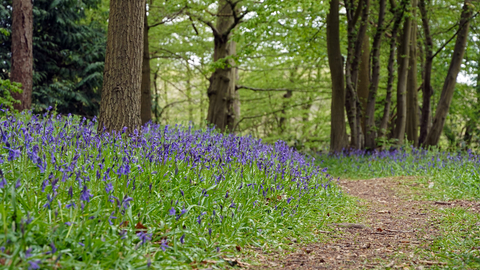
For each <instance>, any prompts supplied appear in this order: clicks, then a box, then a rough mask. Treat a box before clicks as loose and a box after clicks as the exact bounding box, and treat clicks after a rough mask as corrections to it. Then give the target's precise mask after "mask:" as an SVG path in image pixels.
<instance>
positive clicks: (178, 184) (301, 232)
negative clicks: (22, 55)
mask: <svg viewBox="0 0 480 270" xmlns="http://www.w3.org/2000/svg"><path fill="white" fill-rule="evenodd" d="M124 131H125V130H124ZM124 131H122V132H119V133H112V134H108V133H103V134H98V133H97V132H96V121H95V120H93V121H87V120H85V119H80V118H78V117H74V116H71V115H69V116H65V117H61V116H59V115H55V114H54V113H51V114H45V115H32V114H29V113H23V114H17V115H12V114H10V113H8V112H7V113H6V116H3V117H2V118H0V132H1V134H0V135H1V137H0V173H1V175H0V232H1V233H0V265H1V266H2V267H5V268H9V269H27V268H28V269H57V268H65V269H73V268H88V269H147V268H155V269H189V268H193V267H200V266H205V265H207V264H215V265H216V267H217V266H218V267H221V266H222V264H223V265H225V262H226V260H225V258H226V257H229V256H234V255H235V253H236V252H238V251H240V250H242V248H243V247H244V246H255V247H262V248H263V247H276V246H280V245H282V244H285V243H287V242H290V241H289V240H288V238H289V237H296V238H298V239H302V238H305V239H310V240H311V239H314V238H315V234H314V229H315V228H322V226H323V225H324V224H325V223H329V222H337V221H339V220H344V219H345V218H348V216H349V214H350V213H351V212H353V211H350V210H348V211H346V210H345V209H347V208H345V207H346V206H348V205H350V206H352V205H353V204H352V202H351V200H350V199H348V198H347V197H345V196H344V195H343V194H342V193H341V191H340V190H339V189H338V188H337V187H336V186H335V185H334V182H335V180H334V179H333V178H332V177H330V176H328V175H326V173H325V170H324V169H323V168H322V167H321V166H317V165H315V161H314V160H313V159H312V158H309V157H306V156H304V155H301V154H300V153H298V152H296V151H295V150H293V149H292V148H290V147H288V146H287V145H286V144H285V143H283V142H277V143H275V145H268V144H264V143H262V142H261V140H258V139H254V138H252V137H237V136H234V135H223V134H218V133H215V132H214V131H213V130H211V129H205V130H194V129H192V128H187V127H181V126H174V127H173V126H160V125H155V124H149V125H146V126H144V127H143V128H142V130H141V131H140V132H135V133H134V134H132V135H127V134H126V133H125V132H124ZM352 208H353V207H352Z"/></svg>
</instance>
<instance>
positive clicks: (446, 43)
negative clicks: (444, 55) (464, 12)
mask: <svg viewBox="0 0 480 270" xmlns="http://www.w3.org/2000/svg"><path fill="white" fill-rule="evenodd" d="M479 12H480V11H477V13H475V14H474V15H473V16H472V17H470V19H469V20H465V22H463V24H462V25H460V27H458V29H457V31H456V32H455V34H453V36H452V37H451V38H450V39H449V40H447V42H445V44H443V45H442V46H441V47H440V49H438V50H437V52H435V53H434V54H433V55H432V59H433V58H435V56H437V54H439V53H440V52H441V51H442V50H443V49H445V47H446V46H447V45H448V43H450V41H452V40H453V39H454V38H455V37H456V36H457V35H458V33H459V32H460V30H462V28H463V27H464V26H465V24H467V22H469V21H470V20H472V19H473V18H475V17H476V16H477V15H478V13H479Z"/></svg>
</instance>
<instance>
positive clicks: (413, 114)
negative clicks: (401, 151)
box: [405, 6, 418, 146]
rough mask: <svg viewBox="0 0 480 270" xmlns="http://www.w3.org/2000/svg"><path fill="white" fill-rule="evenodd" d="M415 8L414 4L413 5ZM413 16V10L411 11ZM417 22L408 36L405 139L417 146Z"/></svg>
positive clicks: (413, 22) (413, 24)
mask: <svg viewBox="0 0 480 270" xmlns="http://www.w3.org/2000/svg"><path fill="white" fill-rule="evenodd" d="M413 8H416V6H413ZM412 14H413V17H415V10H414V11H413V12H412ZM417 28H418V27H417V22H416V21H415V20H413V21H412V32H411V38H410V59H409V66H410V68H409V69H408V82H407V120H406V127H405V130H406V133H407V139H408V140H409V141H410V142H412V143H413V145H414V146H418V95H417V93H418V92H417V91H418V84H417Z"/></svg>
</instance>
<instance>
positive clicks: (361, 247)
mask: <svg viewBox="0 0 480 270" xmlns="http://www.w3.org/2000/svg"><path fill="white" fill-rule="evenodd" d="M339 184H340V186H341V187H342V189H343V190H344V192H346V193H348V194H349V195H351V196H354V197H357V198H358V205H359V207H361V208H363V209H362V210H363V211H362V212H361V216H360V217H359V223H338V224H330V225H329V226H331V230H330V231H325V232H321V233H324V234H326V235H327V236H328V237H327V238H326V239H327V240H326V242H324V243H310V244H302V243H293V245H294V247H293V249H292V250H294V251H293V252H291V253H289V254H288V253H287V252H277V251H275V252H262V251H259V250H257V252H256V256H255V257H256V258H255V259H254V260H255V261H256V263H255V264H252V265H251V266H250V268H251V269H272V268H281V269H385V268H391V269H395V268H400V269H425V268H444V267H447V263H446V262H444V260H441V259H440V258H439V257H437V254H435V253H434V252H433V251H432V249H430V246H431V245H432V241H434V240H435V239H438V238H439V237H440V238H441V237H442V235H444V234H448V233H451V234H452V233H455V231H452V230H450V231H449V229H448V228H450V227H449V226H448V225H447V226H445V224H441V223H442V222H444V221H445V219H444V218H443V219H441V218H440V216H442V215H443V216H444V215H446V214H445V211H443V210H444V209H446V210H448V208H455V209H457V208H463V209H465V210H466V211H469V212H470V211H472V212H473V214H478V213H480V202H474V201H463V200H456V201H449V202H443V201H425V200H422V199H421V196H420V197H419V193H422V192H428V187H424V186H423V185H421V184H418V183H416V181H415V178H413V177H394V178H379V179H368V180H341V181H340V182H339ZM419 198H420V199H419ZM448 215H455V213H454V212H448ZM477 221H478V220H477ZM474 226H476V227H477V228H478V227H480V222H477V223H476V224H474ZM445 228H447V229H445ZM461 230H462V231H464V230H463V229H461ZM470 231H471V230H470ZM437 245H438V244H437ZM447 248H448V247H447ZM475 248H478V249H480V247H475ZM460 269H469V267H468V266H467V267H466V268H462V267H460Z"/></svg>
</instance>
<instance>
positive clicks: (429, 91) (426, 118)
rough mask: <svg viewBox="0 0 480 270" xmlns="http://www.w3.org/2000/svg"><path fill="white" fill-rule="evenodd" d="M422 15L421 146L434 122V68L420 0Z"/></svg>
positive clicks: (428, 33) (430, 36)
mask: <svg viewBox="0 0 480 270" xmlns="http://www.w3.org/2000/svg"><path fill="white" fill-rule="evenodd" d="M419 7H420V14H421V15H422V28H423V35H424V36H425V44H424V46H425V65H424V70H423V83H422V95H423V97H422V115H421V117H420V137H419V138H418V142H419V144H423V142H424V141H425V139H426V138H427V134H428V131H429V130H430V127H431V120H432V116H431V115H432V102H431V98H432V95H433V88H432V67H433V39H432V35H431V34H430V23H429V18H428V13H427V7H426V0H420V5H419Z"/></svg>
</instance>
